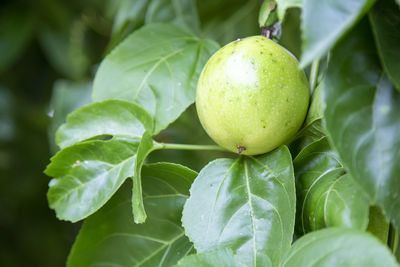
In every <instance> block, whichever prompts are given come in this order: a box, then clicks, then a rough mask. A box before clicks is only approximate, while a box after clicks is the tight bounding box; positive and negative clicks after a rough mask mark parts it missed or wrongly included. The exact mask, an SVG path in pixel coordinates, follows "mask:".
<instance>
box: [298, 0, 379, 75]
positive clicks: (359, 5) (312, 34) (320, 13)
mask: <svg viewBox="0 0 400 267" xmlns="http://www.w3.org/2000/svg"><path fill="white" fill-rule="evenodd" d="M374 2H375V0H335V1H332V0H304V4H303V13H302V14H303V23H302V25H301V26H302V31H303V35H302V37H303V47H302V48H303V54H302V57H301V62H300V65H301V66H302V67H305V66H306V65H308V64H310V63H311V61H313V60H315V59H317V58H321V57H322V56H323V55H324V54H325V53H326V52H328V50H329V49H331V48H332V47H333V46H334V45H335V44H336V42H337V41H338V40H339V39H340V38H341V37H343V36H344V35H345V34H347V32H348V31H349V30H350V29H351V28H352V27H353V26H354V25H355V24H356V23H357V21H358V20H359V19H360V18H361V17H362V16H363V15H364V14H366V13H367V12H368V10H369V9H370V7H371V6H372V5H373V3H374Z"/></svg>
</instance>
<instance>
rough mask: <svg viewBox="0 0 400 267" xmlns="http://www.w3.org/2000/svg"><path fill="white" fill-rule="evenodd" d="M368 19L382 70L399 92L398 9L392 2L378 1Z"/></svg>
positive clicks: (399, 32) (399, 36) (389, 0)
mask: <svg viewBox="0 0 400 267" xmlns="http://www.w3.org/2000/svg"><path fill="white" fill-rule="evenodd" d="M369 18H370V21H371V26H372V29H373V32H374V36H375V43H376V45H377V49H378V53H379V56H380V59H381V62H382V65H383V68H384V70H385V72H386V74H387V75H388V77H389V79H390V80H391V81H392V83H393V84H394V85H395V87H396V88H397V90H399V91H400V54H399V53H398V52H399V44H400V9H399V7H398V6H397V5H396V3H395V2H394V1H392V0H386V1H378V2H377V3H376V5H374V7H373V9H372V11H371V12H370V13H369Z"/></svg>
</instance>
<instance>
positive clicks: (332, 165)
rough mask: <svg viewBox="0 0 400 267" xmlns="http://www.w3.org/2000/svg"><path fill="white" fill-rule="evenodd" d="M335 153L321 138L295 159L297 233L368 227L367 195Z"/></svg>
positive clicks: (324, 139)
mask: <svg viewBox="0 0 400 267" xmlns="http://www.w3.org/2000/svg"><path fill="white" fill-rule="evenodd" d="M337 157H338V156H337V154H336V153H335V152H334V151H332V150H331V148H330V146H329V143H328V140H327V139H326V138H322V139H320V140H318V141H315V142H314V143H312V144H310V145H309V146H307V147H306V148H305V149H303V150H302V151H301V153H300V154H299V155H298V156H297V157H296V159H295V160H294V162H293V164H294V169H295V174H296V189H297V194H296V195H297V212H296V215H297V218H296V220H297V222H296V230H297V232H298V233H301V234H305V233H308V232H311V231H315V230H318V229H321V228H325V227H335V226H337V227H348V228H358V229H361V230H365V229H366V228H367V225H368V209H369V199H368V196H367V195H366V194H365V193H364V192H363V191H362V189H361V188H360V187H359V186H358V184H356V182H355V181H354V180H353V179H352V178H351V177H350V176H349V175H348V174H346V173H345V170H344V168H343V166H342V165H341V164H340V162H339V160H338V159H337Z"/></svg>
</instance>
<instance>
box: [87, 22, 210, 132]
mask: <svg viewBox="0 0 400 267" xmlns="http://www.w3.org/2000/svg"><path fill="white" fill-rule="evenodd" d="M217 49H218V45H217V44H216V43H214V42H212V41H209V40H200V39H198V38H197V37H196V36H194V35H193V34H192V33H190V32H189V31H188V30H186V29H184V28H181V27H179V26H176V25H172V24H151V25H146V26H144V27H143V28H141V29H140V30H138V31H135V32H134V33H133V34H132V35H130V36H129V37H128V38H126V39H125V40H124V41H123V42H122V43H121V44H120V45H118V46H117V47H116V48H115V49H114V50H113V51H112V52H111V53H110V54H109V55H108V56H107V57H106V58H105V59H104V60H103V62H102V63H101V65H100V67H99V70H98V72H97V74H96V77H95V80H94V88H93V99H94V100H95V101H101V100H105V99H121V100H125V101H131V102H134V103H136V104H138V105H140V106H141V107H143V108H144V109H145V110H146V111H148V112H149V113H150V114H151V115H152V116H153V117H154V120H155V130H154V132H155V133H158V132H159V131H160V130H162V129H164V128H165V127H166V126H167V125H168V124H170V123H171V122H173V121H174V120H175V119H176V118H178V117H179V115H180V114H181V113H182V112H183V111H184V110H185V109H186V108H187V107H188V106H189V105H190V104H191V103H193V101H194V99H195V91H196V83H197V79H198V77H199V75H200V72H201V70H202V68H203V65H204V64H205V63H206V61H207V59H208V58H209V57H210V56H211V55H212V53H213V52H215V51H216V50H217Z"/></svg>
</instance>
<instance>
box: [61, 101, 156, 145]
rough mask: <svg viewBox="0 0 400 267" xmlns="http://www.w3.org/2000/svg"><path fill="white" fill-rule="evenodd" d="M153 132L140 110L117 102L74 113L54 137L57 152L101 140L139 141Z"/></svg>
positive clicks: (98, 103)
mask: <svg viewBox="0 0 400 267" xmlns="http://www.w3.org/2000/svg"><path fill="white" fill-rule="evenodd" d="M145 131H147V132H149V133H152V131H153V119H152V117H151V116H150V115H149V114H148V113H147V112H146V111H145V110H144V109H143V108H141V107H140V106H138V105H136V104H134V103H131V102H127V101H121V100H106V101H103V102H97V103H93V104H89V105H87V106H84V107H81V108H79V109H76V110H75V111H74V112H72V113H71V114H70V115H68V117H67V123H66V124H64V125H62V126H61V127H60V128H59V129H58V131H57V134H56V143H57V145H59V146H60V147H61V148H64V147H67V146H70V145H73V144H76V143H78V142H80V141H83V140H86V139H89V138H93V137H98V136H104V135H111V136H119V137H129V138H138V137H139V138H140V137H142V135H143V133H144V132H145Z"/></svg>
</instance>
